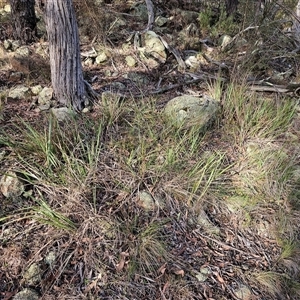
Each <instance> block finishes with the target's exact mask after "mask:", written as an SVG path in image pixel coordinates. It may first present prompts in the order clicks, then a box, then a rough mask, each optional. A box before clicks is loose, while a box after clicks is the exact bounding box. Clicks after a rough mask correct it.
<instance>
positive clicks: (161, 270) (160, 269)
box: [157, 263, 167, 274]
mask: <svg viewBox="0 0 300 300" xmlns="http://www.w3.org/2000/svg"><path fill="white" fill-rule="evenodd" d="M166 268H167V263H164V264H163V265H162V266H161V267H160V268H159V269H158V270H157V272H158V273H161V274H164V273H165V271H166Z"/></svg>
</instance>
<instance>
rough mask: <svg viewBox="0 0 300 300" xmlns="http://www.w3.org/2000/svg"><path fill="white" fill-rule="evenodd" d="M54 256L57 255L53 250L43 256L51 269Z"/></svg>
mask: <svg viewBox="0 0 300 300" xmlns="http://www.w3.org/2000/svg"><path fill="white" fill-rule="evenodd" d="M56 257H57V255H56V253H55V252H54V251H50V252H49V253H48V254H47V256H46V257H45V262H46V264H47V265H49V266H50V268H51V269H52V268H53V266H54V262H55V260H56Z"/></svg>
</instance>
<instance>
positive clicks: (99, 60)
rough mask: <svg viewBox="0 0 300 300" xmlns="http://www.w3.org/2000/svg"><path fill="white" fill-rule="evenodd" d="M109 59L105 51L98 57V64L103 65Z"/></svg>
mask: <svg viewBox="0 0 300 300" xmlns="http://www.w3.org/2000/svg"><path fill="white" fill-rule="evenodd" d="M107 59H108V56H107V55H106V53H105V52H104V51H103V52H101V53H100V54H99V55H98V56H97V57H96V64H98V65H99V64H101V63H103V62H105V61H106V60H107Z"/></svg>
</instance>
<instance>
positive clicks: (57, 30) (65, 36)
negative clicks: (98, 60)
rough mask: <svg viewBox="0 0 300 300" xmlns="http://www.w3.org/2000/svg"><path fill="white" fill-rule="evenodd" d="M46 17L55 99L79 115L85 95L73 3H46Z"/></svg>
mask: <svg viewBox="0 0 300 300" xmlns="http://www.w3.org/2000/svg"><path fill="white" fill-rule="evenodd" d="M45 16H46V25H47V34H48V41H49V54H50V67H51V81H52V87H53V91H54V95H55V97H56V98H57V100H58V102H59V103H60V104H63V105H65V106H69V107H70V106H72V107H73V108H74V109H75V110H77V111H81V110H82V109H83V108H84V107H85V104H86V101H87V92H86V87H85V82H84V79H83V73H82V66H81V59H80V48H79V34H78V27H77V22H76V16H75V11H74V7H73V3H72V0H47V2H46V14H45Z"/></svg>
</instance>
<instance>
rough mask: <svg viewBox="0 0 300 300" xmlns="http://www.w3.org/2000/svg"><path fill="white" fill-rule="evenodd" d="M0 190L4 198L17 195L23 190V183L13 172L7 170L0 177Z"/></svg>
mask: <svg viewBox="0 0 300 300" xmlns="http://www.w3.org/2000/svg"><path fill="white" fill-rule="evenodd" d="M0 190H1V192H2V194H3V195H4V196H5V197H6V198H12V197H18V196H20V195H21V194H22V193H23V192H24V185H23V183H22V182H21V181H20V180H19V179H18V176H17V174H16V173H15V172H12V171H9V172H8V173H7V174H5V175H3V176H2V177H1V180H0Z"/></svg>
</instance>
